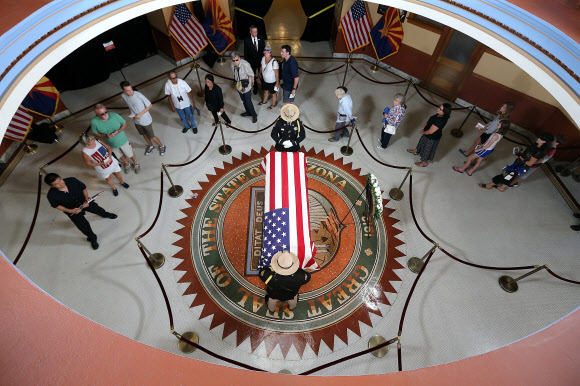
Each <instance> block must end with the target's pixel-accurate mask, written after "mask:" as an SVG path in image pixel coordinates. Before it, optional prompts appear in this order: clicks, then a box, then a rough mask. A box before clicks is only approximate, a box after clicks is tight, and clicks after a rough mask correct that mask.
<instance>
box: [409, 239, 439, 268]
mask: <svg viewBox="0 0 580 386" xmlns="http://www.w3.org/2000/svg"><path fill="white" fill-rule="evenodd" d="M438 246H439V244H437V243H435V244H434V245H433V248H431V249H429V252H427V253H426V254H425V256H423V257H422V258H420V259H419V258H418V257H411V258H410V259H409V261H408V262H407V267H408V268H409V270H410V271H411V272H413V273H419V272H420V271H421V268H423V265H424V264H425V259H426V258H427V257H428V256H429V255H430V254H431V253H432V252H434V251H435V248H437V247H438Z"/></svg>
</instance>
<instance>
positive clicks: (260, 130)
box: [224, 118, 279, 134]
mask: <svg viewBox="0 0 580 386" xmlns="http://www.w3.org/2000/svg"><path fill="white" fill-rule="evenodd" d="M278 119H279V118H276V119H275V120H274V122H272V123H270V124H269V125H268V126H266V127H264V128H263V129H259V130H244V129H240V128H238V127H235V126H232V125H230V124H227V123H225V122H224V124H225V125H226V126H227V127H229V128H231V129H234V130H237V131H241V132H242V133H250V134H251V133H259V132H262V131H264V130H268V129H269V128H270V127H272V126H273V125H274V123H276V122H278Z"/></svg>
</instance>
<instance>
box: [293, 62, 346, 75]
mask: <svg viewBox="0 0 580 386" xmlns="http://www.w3.org/2000/svg"><path fill="white" fill-rule="evenodd" d="M344 66H345V65H344V64H342V65H340V66H338V67H336V68H333V69H332V70H328V71H322V72H314V71H308V70H306V69H304V68H302V67H300V66H298V69H299V70H300V71H304V72H305V73H307V74H311V75H323V74H328V73H330V72H333V71H336V70H340V69H341V68H343V67H344Z"/></svg>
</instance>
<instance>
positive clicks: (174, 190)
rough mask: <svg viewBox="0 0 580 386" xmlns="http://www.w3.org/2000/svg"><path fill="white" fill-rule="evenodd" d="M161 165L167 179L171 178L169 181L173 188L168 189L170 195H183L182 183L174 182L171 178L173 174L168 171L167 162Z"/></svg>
mask: <svg viewBox="0 0 580 386" xmlns="http://www.w3.org/2000/svg"><path fill="white" fill-rule="evenodd" d="M161 167H162V168H163V172H164V173H165V175H166V176H167V179H169V182H170V183H171V188H169V189H167V193H168V194H169V197H171V198H177V197H179V196H181V195H182V194H183V188H182V187H181V186H180V185H175V184H173V180H172V179H171V176H170V175H169V173H168V172H167V168H166V167H165V164H161Z"/></svg>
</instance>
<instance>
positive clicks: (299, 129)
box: [272, 104, 306, 151]
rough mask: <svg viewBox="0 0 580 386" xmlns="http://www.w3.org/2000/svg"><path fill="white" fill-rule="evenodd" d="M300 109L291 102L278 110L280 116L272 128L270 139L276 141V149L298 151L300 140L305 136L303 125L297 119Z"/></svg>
mask: <svg viewBox="0 0 580 386" xmlns="http://www.w3.org/2000/svg"><path fill="white" fill-rule="evenodd" d="M299 115H300V111H299V110H298V107H296V106H295V105H293V104H287V105H284V107H282V109H281V110H280V118H282V119H278V121H277V122H276V125H275V126H274V128H273V129H272V139H273V140H274V141H275V142H276V150H277V151H298V149H300V142H302V141H304V138H306V130H305V129H304V125H303V124H302V122H301V121H300V119H298V116H299Z"/></svg>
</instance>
